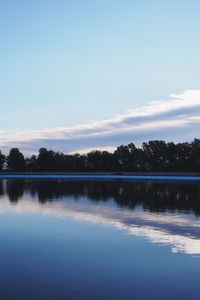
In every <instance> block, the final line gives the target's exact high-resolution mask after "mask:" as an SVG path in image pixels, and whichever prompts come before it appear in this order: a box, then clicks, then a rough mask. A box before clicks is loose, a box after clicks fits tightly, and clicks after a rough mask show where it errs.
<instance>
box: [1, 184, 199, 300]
mask: <svg viewBox="0 0 200 300" xmlns="http://www.w3.org/2000/svg"><path fill="white" fill-rule="evenodd" d="M199 280H200V185H199V183H198V182H175V183H173V182H159V181H154V182H150V181H116V180H115V181H114V180H113V181H111V180H105V181H91V180H88V181H80V180H77V181H75V180H51V181H44V180H39V181H37V180H8V181H6V180H3V181H0V299H2V300H7V299H8V300H9V299H20V300H23V299H25V300H32V299H45V298H46V299H50V300H51V299H54V300H57V299H88V300H90V299H120V300H122V299H127V300H129V299H136V300H139V299H141V300H146V299H198V298H199V294H200V284H199Z"/></svg>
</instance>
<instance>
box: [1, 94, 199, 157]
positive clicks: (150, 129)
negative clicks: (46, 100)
mask: <svg viewBox="0 0 200 300" xmlns="http://www.w3.org/2000/svg"><path fill="white" fill-rule="evenodd" d="M199 124H200V90H188V91H185V92H183V93H182V94H179V95H171V96H170V98H169V99H167V100H165V101H160V102H158V101H154V102H150V103H149V104H148V105H146V106H142V107H141V108H138V109H134V110H130V111H129V112H128V113H126V114H123V115H117V116H115V117H113V118H112V119H109V120H102V121H96V122H90V123H87V124H79V125H76V126H72V127H67V128H55V129H46V130H41V131H31V132H18V133H15V134H8V133H7V134H5V132H4V133H1V131H0V138H1V148H2V149H7V148H10V147H12V146H16V145H17V146H18V147H20V148H22V150H25V151H26V152H27V153H28V152H33V151H36V150H38V148H39V147H41V146H44V147H50V148H52V149H57V150H61V151H66V150H67V151H77V150H79V149H82V150H83V151H84V149H87V148H90V149H91V148H95V147H113V146H116V145H119V144H120V143H128V142H130V141H133V140H134V141H135V142H137V143H140V142H141V141H144V140H149V139H155V138H156V139H158V138H163V139H166V138H168V139H172V140H178V139H179V138H178V137H179V136H180V135H182V136H183V139H185V138H190V139H191V138H194V137H197V136H198V128H199ZM191 132H192V133H191Z"/></svg>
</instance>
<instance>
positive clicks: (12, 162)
mask: <svg viewBox="0 0 200 300" xmlns="http://www.w3.org/2000/svg"><path fill="white" fill-rule="evenodd" d="M7 167H8V170H9V171H14V172H24V171H25V170H26V165H25V159H24V155H23V154H22V153H21V152H20V151H19V149H18V148H12V149H11V150H10V153H9V155H8V157H7Z"/></svg>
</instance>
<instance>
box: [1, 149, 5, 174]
mask: <svg viewBox="0 0 200 300" xmlns="http://www.w3.org/2000/svg"><path fill="white" fill-rule="evenodd" d="M4 163H5V155H3V154H2V153H1V151H0V171H3V167H4Z"/></svg>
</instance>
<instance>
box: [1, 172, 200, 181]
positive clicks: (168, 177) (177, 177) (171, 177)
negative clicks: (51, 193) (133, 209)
mask: <svg viewBox="0 0 200 300" xmlns="http://www.w3.org/2000/svg"><path fill="white" fill-rule="evenodd" d="M0 179H74V180H76V179H77V180H81V179H86V180H92V179H93V180H109V179H112V180H117V179H118V180H157V181H159V180H165V181H200V174H195V173H159V174H158V173H157V174H156V173H146V174H145V173H142V174H134V173H129V174H128V173H118V174H117V173H65V174H64V173H0Z"/></svg>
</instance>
